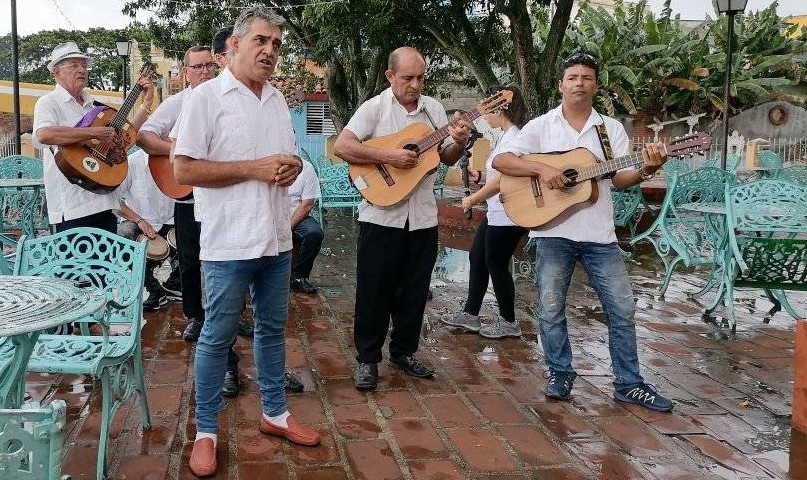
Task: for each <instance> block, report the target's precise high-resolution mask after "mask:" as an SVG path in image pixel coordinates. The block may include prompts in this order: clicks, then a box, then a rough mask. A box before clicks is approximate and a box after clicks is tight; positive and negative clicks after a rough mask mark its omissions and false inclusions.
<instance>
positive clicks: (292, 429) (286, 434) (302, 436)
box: [259, 415, 320, 447]
mask: <svg viewBox="0 0 807 480" xmlns="http://www.w3.org/2000/svg"><path fill="white" fill-rule="evenodd" d="M286 423H288V425H289V426H288V428H281V427H278V426H277V425H273V424H271V423H269V422H267V421H266V419H265V418H263V415H261V426H260V427H259V429H260V431H261V433H265V434H267V435H275V436H277V437H283V438H285V439H286V440H288V441H290V442H292V443H296V444H298V445H305V446H307V447H313V446H315V445H319V442H320V436H319V433H318V432H317V431H316V430H314V429H313V428H311V427H309V426H306V425H303V424H302V423H300V422H298V421H297V419H296V418H294V416H293V415H290V416H289V417H288V418H287V419H286Z"/></svg>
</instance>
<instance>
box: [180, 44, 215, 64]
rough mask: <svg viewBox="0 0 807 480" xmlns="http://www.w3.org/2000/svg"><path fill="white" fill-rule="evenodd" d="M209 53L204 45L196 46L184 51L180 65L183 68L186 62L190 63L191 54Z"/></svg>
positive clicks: (208, 49)
mask: <svg viewBox="0 0 807 480" xmlns="http://www.w3.org/2000/svg"><path fill="white" fill-rule="evenodd" d="M209 51H210V48H209V47H206V46H204V45H196V46H193V47H191V48H189V49H187V50H185V56H184V57H182V65H183V66H185V67H187V66H188V62H190V58H191V53H196V52H209Z"/></svg>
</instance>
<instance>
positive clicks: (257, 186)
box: [174, 68, 297, 261]
mask: <svg viewBox="0 0 807 480" xmlns="http://www.w3.org/2000/svg"><path fill="white" fill-rule="evenodd" d="M296 152H297V147H296V145H295V141H294V131H293V130H292V125H291V114H290V113H289V107H288V105H287V104H286V100H285V99H284V98H283V95H282V94H281V93H280V92H279V91H278V90H277V89H276V88H275V87H273V86H272V85H271V84H270V83H269V82H266V83H265V84H264V85H263V90H262V93H261V98H258V97H256V96H255V94H254V93H253V92H252V91H251V90H250V89H249V88H247V87H246V85H244V84H243V83H241V81H239V80H238V79H236V78H235V77H234V76H233V74H232V73H231V72H230V70H229V69H228V68H225V69H224V71H223V72H222V73H221V74H219V76H218V77H216V78H214V79H212V80H208V81H207V82H205V83H203V84H201V85H199V86H197V87H196V88H194V89H193V90H192V91H191V92H190V94H189V95H188V98H187V99H185V102H184V105H183V107H182V115H181V116H180V120H179V123H178V126H177V134H176V145H175V147H174V153H175V154H176V155H185V156H188V157H191V158H194V159H200V160H208V161H212V162H231V161H239V160H257V159H259V158H262V157H265V156H267V155H273V154H286V155H295V154H296ZM286 190H287V189H286V188H285V187H279V186H276V185H270V184H268V183H266V182H259V181H255V180H250V181H246V182H241V183H237V184H234V185H230V186H227V187H221V188H205V187H194V188H193V195H194V198H195V199H196V203H195V208H194V213H195V216H196V219H197V220H198V221H200V222H201V224H202V228H201V237H200V242H199V243H200V246H201V251H200V254H199V258H200V259H201V260H206V261H227V260H248V259H254V258H260V257H264V256H275V255H278V254H279V253H281V252H286V251H288V250H291V248H292V242H291V226H290V223H289V214H288V211H289V200H288V197H287V194H286Z"/></svg>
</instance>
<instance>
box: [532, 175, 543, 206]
mask: <svg viewBox="0 0 807 480" xmlns="http://www.w3.org/2000/svg"><path fill="white" fill-rule="evenodd" d="M530 187H531V188H532V198H534V199H535V206H536V207H543V206H544V194H543V193H542V192H541V183H540V181H539V179H538V177H530Z"/></svg>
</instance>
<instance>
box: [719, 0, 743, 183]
mask: <svg viewBox="0 0 807 480" xmlns="http://www.w3.org/2000/svg"><path fill="white" fill-rule="evenodd" d="M747 4H748V0H714V6H715V10H717V12H718V13H724V14H726V16H727V17H728V18H727V20H728V22H729V29H728V35H727V37H726V83H725V86H724V87H723V105H724V106H725V109H726V111H725V112H724V114H723V152H722V153H721V154H720V168H722V169H723V170H725V169H726V157H727V156H728V148H729V89H730V88H731V53H732V52H731V47H732V45H731V44H732V40H733V39H734V16H735V15H737V14H738V13H742V12H743V11H744V10H745V6H746V5H747Z"/></svg>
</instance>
